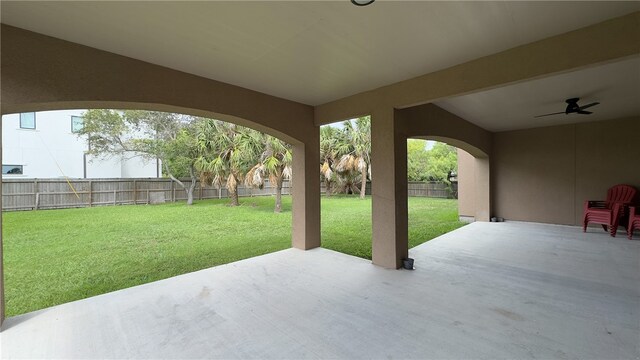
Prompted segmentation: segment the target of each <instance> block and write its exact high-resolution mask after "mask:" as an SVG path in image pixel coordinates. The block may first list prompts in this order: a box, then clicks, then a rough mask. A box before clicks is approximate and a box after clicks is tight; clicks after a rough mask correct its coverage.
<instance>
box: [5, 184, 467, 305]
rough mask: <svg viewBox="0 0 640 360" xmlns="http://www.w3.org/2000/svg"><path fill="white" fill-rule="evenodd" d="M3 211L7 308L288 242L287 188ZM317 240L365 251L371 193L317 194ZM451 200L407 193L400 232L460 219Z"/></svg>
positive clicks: (421, 234)
mask: <svg viewBox="0 0 640 360" xmlns="http://www.w3.org/2000/svg"><path fill="white" fill-rule="evenodd" d="M273 201H274V199H273V198H272V197H259V198H258V197H256V198H243V199H241V203H242V206H240V207H237V208H232V207H228V206H227V205H226V203H227V202H228V200H226V199H223V200H208V201H199V202H196V204H194V205H193V206H191V207H188V206H186V205H184V204H183V203H175V204H165V205H155V206H114V207H111V206H110V207H96V208H90V209H65V210H41V211H25V212H8V213H3V231H4V233H3V240H4V268H5V280H6V281H5V291H6V301H7V315H8V316H13V315H17V314H22V313H25V312H29V311H33V310H37V309H41V308H45V307H49V306H53V305H57V304H61V303H65V302H68V301H73V300H77V299H82V298H85V297H89V296H93V295H98V294H102V293H106V292H109V291H114V290H118V289H123V288H126V287H130V286H134V285H139V284H143V283H147V282H150V281H155V280H159V279H164V278H167V277H171V276H175V275H178V274H183V273H187V272H191V271H195V270H199V269H204V268H208V267H211V266H215V265H220V264H225V263H229V262H232V261H236V260H240V259H245V258H248V257H252V256H256V255H261V254H266V253H269V252H273V251H277V250H282V249H286V248H288V247H290V242H291V198H290V197H284V198H283V209H284V212H283V213H282V214H275V213H273ZM322 219H323V220H322V241H323V246H324V247H327V248H330V249H334V250H337V251H341V252H345V253H348V254H353V255H356V256H361V257H365V258H371V240H370V238H371V199H367V200H359V199H357V198H351V197H349V198H347V197H333V198H330V199H327V198H323V200H322ZM461 225H462V224H461V223H459V222H458V221H457V202H456V201H455V200H440V199H422V198H411V199H410V200H409V239H410V244H411V246H415V245H418V244H421V243H423V242H425V241H427V240H430V239H432V238H433V237H436V236H438V235H440V234H443V233H445V232H447V231H450V230H452V229H455V228H458V227H460V226H461Z"/></svg>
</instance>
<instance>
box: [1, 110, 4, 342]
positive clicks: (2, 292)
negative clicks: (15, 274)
mask: <svg viewBox="0 0 640 360" xmlns="http://www.w3.org/2000/svg"><path fill="white" fill-rule="evenodd" d="M0 159H2V121H1V120H0ZM1 189H2V174H0V190H1ZM0 192H1V191H0ZM1 209H2V196H0V210H1ZM3 264H4V253H3V252H2V212H0V331H2V328H1V327H2V323H3V322H4V270H3Z"/></svg>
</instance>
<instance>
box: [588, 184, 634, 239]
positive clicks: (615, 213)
mask: <svg viewBox="0 0 640 360" xmlns="http://www.w3.org/2000/svg"><path fill="white" fill-rule="evenodd" d="M635 196H636V189H635V188H634V187H633V186H629V185H616V186H614V187H612V188H611V189H609V191H607V200H605V201H590V200H587V201H585V203H584V215H583V218H582V224H583V228H582V230H583V231H584V232H587V225H588V224H589V223H595V224H601V225H602V228H604V231H609V234H610V235H611V236H616V232H617V231H618V225H619V224H620V219H622V217H624V213H625V207H626V206H628V205H629V204H630V203H631V202H632V201H633V198H634V197H635Z"/></svg>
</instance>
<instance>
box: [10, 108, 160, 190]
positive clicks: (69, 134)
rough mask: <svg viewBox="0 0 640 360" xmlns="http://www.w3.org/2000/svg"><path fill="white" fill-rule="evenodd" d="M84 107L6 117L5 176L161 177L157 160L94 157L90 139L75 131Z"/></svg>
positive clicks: (79, 124)
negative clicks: (80, 136)
mask: <svg viewBox="0 0 640 360" xmlns="http://www.w3.org/2000/svg"><path fill="white" fill-rule="evenodd" d="M83 112H84V110H58V111H43V112H36V113H33V112H32V113H21V114H9V115H4V116H2V178H3V179H12V178H40V179H43V178H58V177H69V178H149V177H160V176H161V169H160V168H159V162H158V161H156V160H145V159H142V158H141V157H134V158H131V159H126V158H115V157H114V158H111V159H108V160H103V159H96V158H92V156H90V155H87V154H86V151H87V150H88V144H87V140H86V139H83V138H79V137H78V136H77V135H76V134H75V132H77V131H78V129H80V128H81V127H82V117H81V116H82V113H83Z"/></svg>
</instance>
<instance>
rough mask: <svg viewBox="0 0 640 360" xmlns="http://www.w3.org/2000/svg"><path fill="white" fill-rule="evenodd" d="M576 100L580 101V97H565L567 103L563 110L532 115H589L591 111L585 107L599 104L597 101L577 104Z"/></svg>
mask: <svg viewBox="0 0 640 360" xmlns="http://www.w3.org/2000/svg"><path fill="white" fill-rule="evenodd" d="M578 101H580V98H570V99H567V100H565V102H566V103H567V108H566V109H565V111H561V112H555V113H550V114H544V115H538V116H534V117H537V118H539V117H543V116H551V115H560V114H565V115H569V114H580V115H589V114H593V113H592V112H591V111H586V110H585V109H587V108H590V107H592V106H596V105H598V104H600V103H599V102H592V103H591V104H587V105H583V106H580V105H578Z"/></svg>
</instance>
